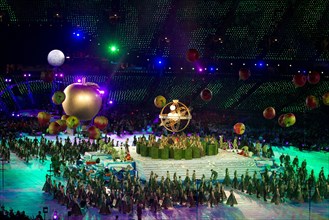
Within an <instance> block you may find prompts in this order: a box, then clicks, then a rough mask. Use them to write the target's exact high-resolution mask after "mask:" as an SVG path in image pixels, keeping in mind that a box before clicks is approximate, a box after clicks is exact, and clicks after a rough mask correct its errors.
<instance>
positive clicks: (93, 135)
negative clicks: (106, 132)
mask: <svg viewBox="0 0 329 220" xmlns="http://www.w3.org/2000/svg"><path fill="white" fill-rule="evenodd" d="M100 136H101V132H100V130H99V129H98V128H96V126H91V127H89V128H88V137H89V138H90V139H98V138H99V137H100Z"/></svg>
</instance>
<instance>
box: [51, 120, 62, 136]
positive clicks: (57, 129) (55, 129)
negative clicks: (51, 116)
mask: <svg viewBox="0 0 329 220" xmlns="http://www.w3.org/2000/svg"><path fill="white" fill-rule="evenodd" d="M60 128H61V126H60V125H59V124H58V123H57V122H55V121H53V122H51V123H50V124H49V127H48V133H49V134H55V135H56V134H58V133H59V132H60Z"/></svg>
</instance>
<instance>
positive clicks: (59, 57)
mask: <svg viewBox="0 0 329 220" xmlns="http://www.w3.org/2000/svg"><path fill="white" fill-rule="evenodd" d="M47 60H48V63H49V64H50V65H52V66H55V67H58V66H61V65H63V63H64V61H65V56H64V53H63V52H62V51H60V50H52V51H50V52H49V54H48V57H47Z"/></svg>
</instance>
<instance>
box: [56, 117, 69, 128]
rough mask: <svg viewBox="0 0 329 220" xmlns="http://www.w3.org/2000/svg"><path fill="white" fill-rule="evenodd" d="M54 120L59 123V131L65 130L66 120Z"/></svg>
mask: <svg viewBox="0 0 329 220" xmlns="http://www.w3.org/2000/svg"><path fill="white" fill-rule="evenodd" d="M56 122H57V123H58V124H59V125H60V129H59V130H60V131H65V130H66V128H67V125H66V120H62V119H60V120H57V121H56Z"/></svg>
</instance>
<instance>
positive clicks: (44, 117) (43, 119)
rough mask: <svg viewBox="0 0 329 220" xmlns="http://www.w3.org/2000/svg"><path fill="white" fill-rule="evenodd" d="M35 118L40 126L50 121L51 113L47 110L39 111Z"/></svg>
mask: <svg viewBox="0 0 329 220" xmlns="http://www.w3.org/2000/svg"><path fill="white" fill-rule="evenodd" d="M37 118H38V122H39V125H40V126H41V127H45V126H46V125H47V124H48V123H49V121H50V118H51V114H49V113H47V112H39V113H38V116H37Z"/></svg>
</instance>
